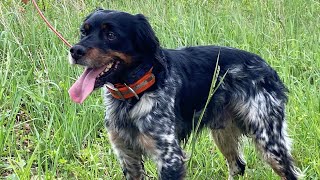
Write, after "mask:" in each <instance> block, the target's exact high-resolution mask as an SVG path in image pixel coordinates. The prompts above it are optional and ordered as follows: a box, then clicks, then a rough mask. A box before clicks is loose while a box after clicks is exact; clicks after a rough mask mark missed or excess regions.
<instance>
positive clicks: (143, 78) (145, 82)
mask: <svg viewBox="0 0 320 180" xmlns="http://www.w3.org/2000/svg"><path fill="white" fill-rule="evenodd" d="M152 71H153V65H152V64H141V65H139V66H137V67H136V68H135V69H133V70H132V71H131V72H130V73H128V75H127V76H126V81H125V83H117V84H110V83H109V84H106V87H107V89H108V90H109V92H110V93H111V95H112V96H113V97H114V98H116V99H120V100H126V99H130V98H136V99H137V100H139V94H141V93H143V92H144V91H146V90H147V89H149V88H150V87H151V86H152V85H153V84H154V83H155V75H154V74H153V72H152Z"/></svg>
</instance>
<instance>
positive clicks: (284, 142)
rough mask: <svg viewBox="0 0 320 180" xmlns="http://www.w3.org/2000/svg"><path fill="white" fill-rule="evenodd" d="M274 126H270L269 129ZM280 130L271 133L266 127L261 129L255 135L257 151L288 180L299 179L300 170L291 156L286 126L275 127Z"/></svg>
mask: <svg viewBox="0 0 320 180" xmlns="http://www.w3.org/2000/svg"><path fill="white" fill-rule="evenodd" d="M271 126H274V125H272V124H271V125H270V126H269V127H271ZM275 126H278V127H275V128H278V130H279V131H278V130H274V131H270V129H266V126H263V128H259V129H257V130H256V131H255V134H254V135H253V139H254V142H255V144H256V147H257V149H258V150H259V151H260V152H261V153H262V155H263V158H264V159H265V160H266V161H267V162H268V164H270V166H271V167H272V169H273V170H274V171H275V172H276V173H277V174H278V175H279V176H281V177H282V179H286V180H295V179H298V176H299V173H298V169H297V168H296V167H295V166H294V164H293V158H292V156H291V154H290V144H289V141H290V140H289V139H288V138H287V137H286V136H287V135H286V132H285V131H286V130H285V125H284V124H282V125H275Z"/></svg>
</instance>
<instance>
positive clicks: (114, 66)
mask: <svg viewBox="0 0 320 180" xmlns="http://www.w3.org/2000/svg"><path fill="white" fill-rule="evenodd" d="M80 33H81V38H80V41H79V42H78V43H77V44H75V45H74V46H73V47H72V48H71V49H70V55H69V59H70V63H71V64H78V65H82V66H85V67H86V69H85V72H84V73H83V74H82V75H81V76H80V78H79V79H78V80H77V82H76V83H75V84H74V85H73V86H72V88H71V89H70V91H69V93H70V95H71V98H72V99H73V100H74V101H76V102H82V101H83V100H84V99H85V98H86V97H87V96H88V95H89V94H90V93H91V92H92V91H93V90H94V89H97V88H100V87H102V86H103V85H104V84H106V83H107V82H110V83H113V84H114V83H123V81H124V79H125V78H126V77H127V74H128V73H130V70H132V69H134V68H135V67H137V66H139V65H141V64H143V63H147V64H148V63H149V64H152V63H153V62H152V61H153V59H154V57H155V54H156V53H157V52H158V50H159V48H160V47H159V42H158V39H157V37H156V36H155V34H154V32H153V30H152V28H151V26H150V24H149V23H148V21H147V20H146V18H145V17H144V16H143V15H141V14H137V15H131V14H128V13H125V12H119V11H112V10H102V9H99V10H96V11H95V12H93V13H92V14H90V15H89V16H88V17H87V18H86V19H85V20H84V22H83V24H82V25H81V27H80ZM83 98H84V99H83Z"/></svg>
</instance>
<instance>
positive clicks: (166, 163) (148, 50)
mask: <svg viewBox="0 0 320 180" xmlns="http://www.w3.org/2000/svg"><path fill="white" fill-rule="evenodd" d="M80 31H81V40H80V42H79V43H77V44H76V45H74V46H73V47H72V48H71V49H70V61H71V63H72V64H79V65H82V66H85V67H86V69H85V72H84V73H83V74H82V75H81V76H80V78H79V79H78V80H77V82H76V83H75V84H74V85H73V86H72V87H71V89H70V90H69V94H70V96H71V98H72V99H73V101H75V102H77V103H82V102H83V101H84V100H85V99H86V97H87V96H88V95H89V94H90V93H91V92H92V91H93V90H95V89H98V88H100V87H103V86H105V89H106V93H105V102H106V119H105V122H106V127H107V130H108V134H109V137H110V141H111V143H112V146H113V149H114V151H115V153H116V155H117V156H118V158H119V161H120V163H121V166H122V168H123V172H124V174H125V177H126V179H143V177H144V167H143V161H142V155H148V156H151V157H152V158H153V160H154V161H155V162H156V163H157V166H158V171H159V178H160V179H165V180H168V179H175V180H176V179H183V178H184V177H185V173H186V172H185V165H184V164H185V161H186V157H185V154H184V152H183V150H182V149H181V147H180V145H179V142H180V141H181V140H183V139H186V138H187V137H188V136H189V135H190V133H191V132H192V129H193V128H194V127H195V126H197V124H198V123H199V125H200V126H199V127H200V129H203V128H204V127H207V128H209V129H210V130H211V132H212V136H213V138H214V140H215V143H216V144H217V146H218V147H219V149H220V150H221V152H222V154H223V155H224V156H225V158H226V160H227V163H228V167H229V175H230V176H229V177H230V178H232V177H233V176H235V175H237V174H241V175H242V174H243V173H244V170H245V161H244V159H243V156H242V152H241V150H240V139H241V137H242V136H243V135H245V136H248V137H251V138H252V139H253V141H254V143H255V144H256V147H257V149H258V150H259V151H260V152H261V153H262V155H263V158H264V159H265V160H266V161H267V162H268V163H269V164H270V165H271V167H272V168H273V170H274V171H275V172H276V173H277V174H278V175H279V176H281V177H282V178H283V179H288V180H289V179H290V180H291V179H297V177H298V175H299V173H298V169H297V168H296V167H295V166H294V164H293V158H292V156H291V155H290V140H289V139H288V137H287V133H286V122H285V104H286V102H287V96H286V92H287V90H286V88H285V86H284V85H283V83H282V82H281V80H280V78H279V76H278V75H277V73H276V72H275V71H274V70H273V69H272V68H271V67H270V66H269V65H268V64H267V63H266V62H265V61H264V60H263V59H262V58H260V57H259V56H257V55H255V54H252V53H249V52H246V51H242V50H238V49H234V48H229V47H220V46H198V47H186V48H182V49H179V50H173V49H164V48H162V47H160V44H159V41H158V39H157V37H156V36H155V33H154V31H153V30H152V28H151V26H150V24H149V23H148V21H147V20H146V18H145V17H144V16H143V15H141V14H137V15H131V14H128V13H125V12H119V11H112V10H103V9H99V10H97V11H95V12H94V13H92V14H90V15H89V16H88V17H87V18H86V19H85V20H84V22H83V25H82V26H81V28H80ZM218 59H219V61H217V60H218ZM217 63H218V65H219V67H220V70H219V74H218V76H217V78H218V81H217V82H219V81H221V84H220V86H219V87H218V88H217V90H216V92H215V93H214V95H213V96H212V99H211V100H210V102H209V103H208V106H207V108H206V109H205V114H204V117H203V119H202V121H201V122H198V121H199V119H198V115H199V113H200V112H201V111H202V110H203V109H204V106H205V104H206V101H207V98H208V94H209V90H210V86H211V82H212V78H213V73H214V71H215V67H216V64H217ZM224 75H225V77H224V78H222V77H223V76H224Z"/></svg>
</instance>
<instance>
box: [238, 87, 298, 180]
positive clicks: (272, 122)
mask: <svg viewBox="0 0 320 180" xmlns="http://www.w3.org/2000/svg"><path fill="white" fill-rule="evenodd" d="M284 104H285V101H284V100H283V99H281V98H279V97H277V96H276V95H273V94H271V93H268V92H266V91H265V92H260V93H257V94H256V95H255V96H254V98H250V99H249V100H248V101H246V102H243V103H242V104H241V105H240V106H238V107H240V108H239V112H240V113H239V114H241V115H242V117H243V118H244V123H245V126H246V129H247V133H248V134H249V135H250V136H251V137H252V138H253V141H254V142H255V144H256V147H257V149H258V150H259V151H260V152H261V153H262V155H263V158H264V159H265V160H266V161H267V162H268V164H270V166H271V167H272V168H273V170H274V171H275V172H276V173H277V174H278V175H279V176H281V177H282V179H287V180H295V179H297V178H298V175H299V173H298V171H297V170H298V169H297V168H296V167H295V166H294V164H293V158H292V156H291V154H290V139H289V138H288V137H287V133H286V123H285V120H284V119H285V118H284V117H285V115H284V114H285V107H284Z"/></svg>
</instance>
